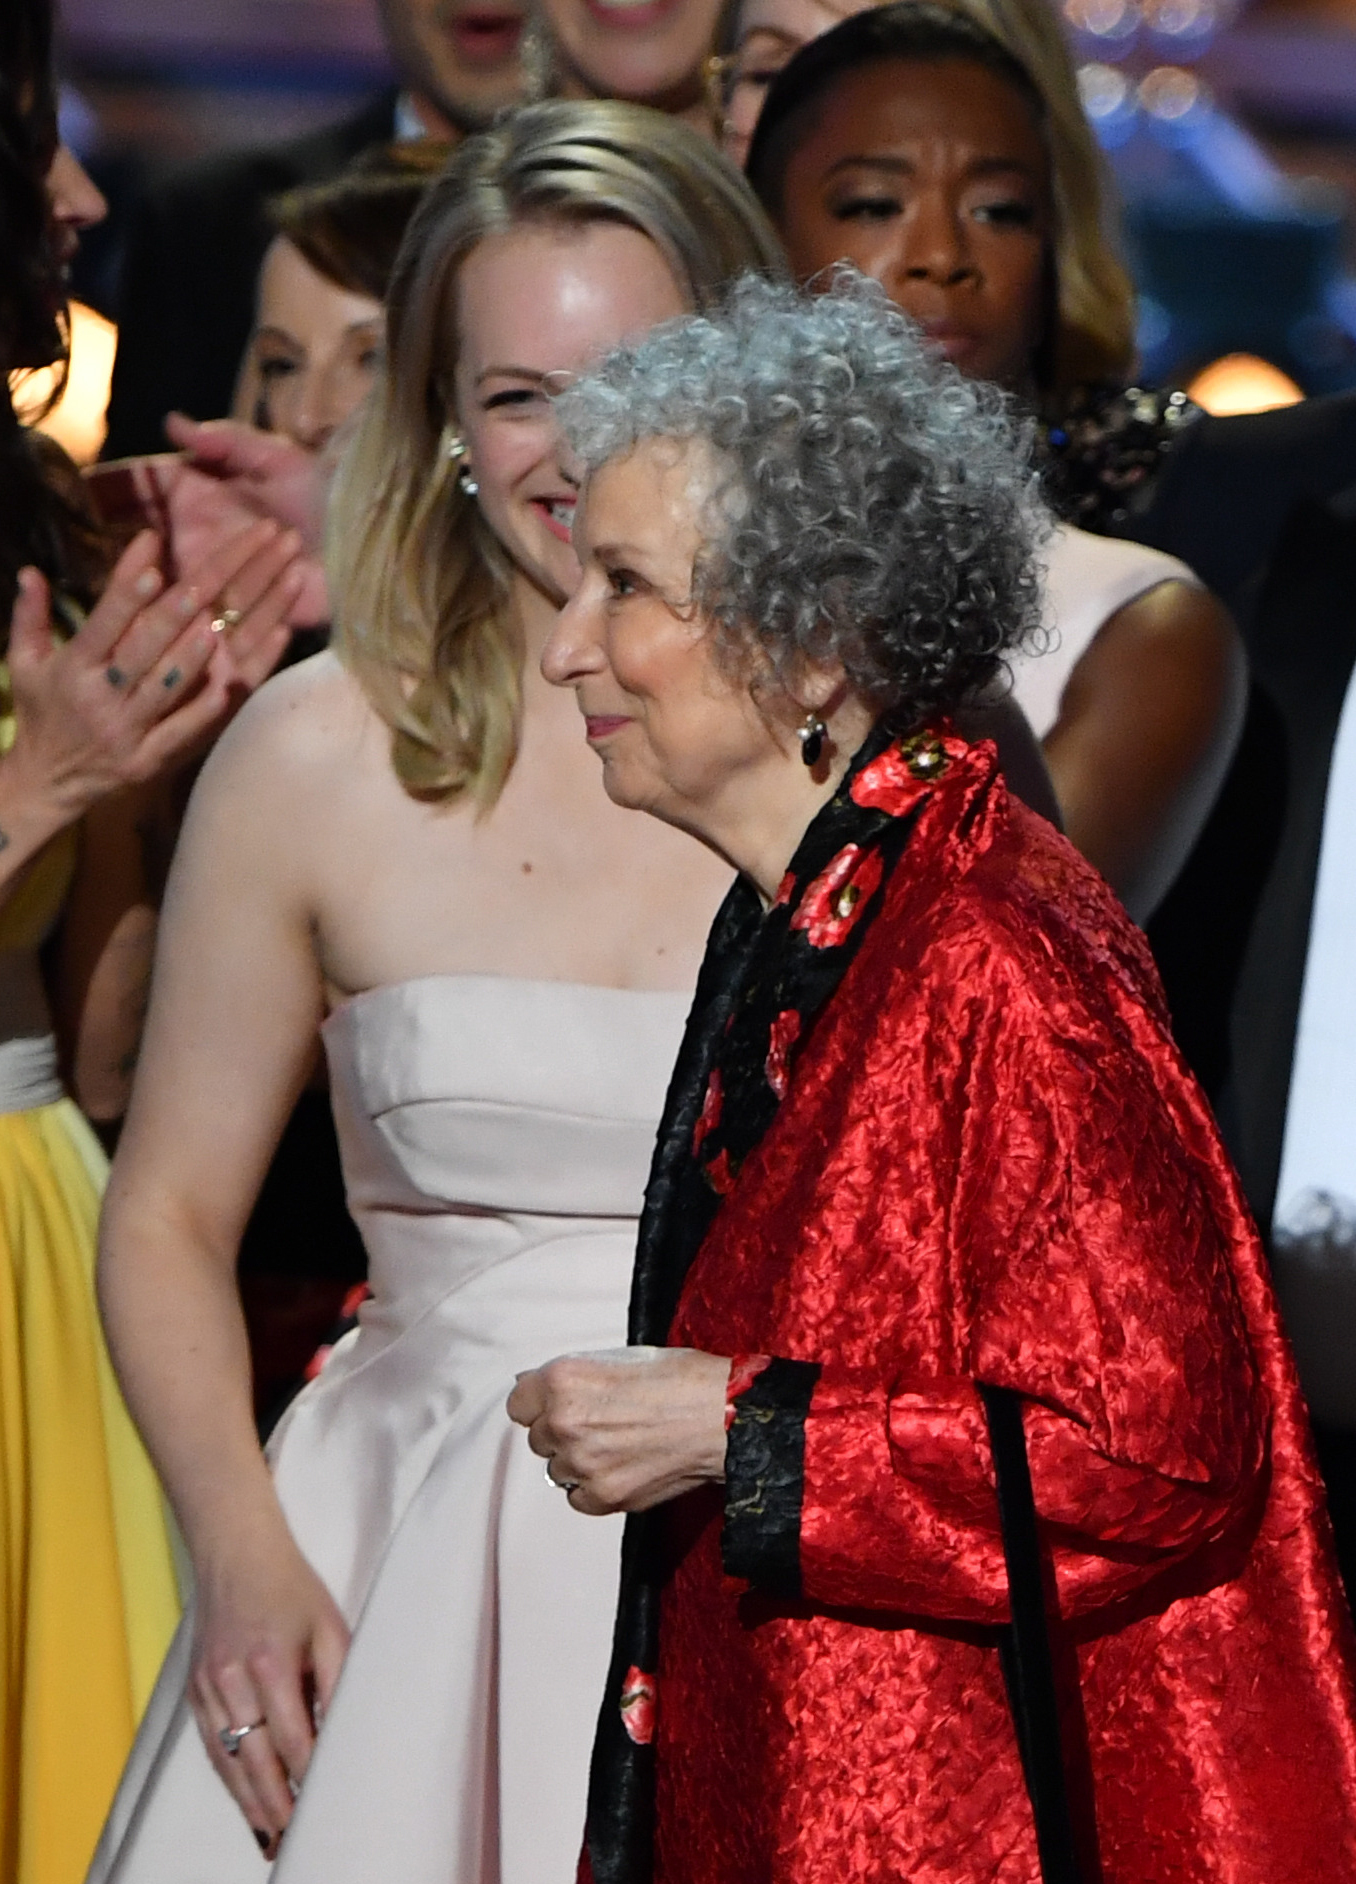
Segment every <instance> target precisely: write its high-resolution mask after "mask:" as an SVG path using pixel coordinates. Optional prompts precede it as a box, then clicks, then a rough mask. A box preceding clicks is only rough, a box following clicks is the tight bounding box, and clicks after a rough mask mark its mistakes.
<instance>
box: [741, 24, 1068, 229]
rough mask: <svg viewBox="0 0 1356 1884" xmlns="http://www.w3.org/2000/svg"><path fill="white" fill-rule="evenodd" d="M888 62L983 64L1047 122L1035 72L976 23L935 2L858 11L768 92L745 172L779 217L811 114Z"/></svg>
mask: <svg viewBox="0 0 1356 1884" xmlns="http://www.w3.org/2000/svg"><path fill="white" fill-rule="evenodd" d="M889 59H908V60H915V61H926V62H940V61H942V60H945V59H964V60H965V62H966V63H967V64H968V65H980V66H983V67H984V68H985V69H986V70H987V71H990V72H992V73H994V74H995V75H996V76H997V77H998V78H1001V79H1004V80H1005V81H1006V82H1007V83H1008V84H1009V85H1010V86H1011V87H1012V88H1013V90H1014V91H1016V92H1018V93H1020V95H1021V96H1022V98H1023V99H1024V100H1025V101H1026V103H1027V105H1028V106H1029V107H1030V110H1031V114H1032V116H1033V118H1034V119H1035V121H1036V123H1037V124H1039V125H1043V124H1044V121H1045V103H1044V100H1043V99H1042V97H1041V94H1040V91H1039V90H1038V88H1037V86H1036V85H1035V83H1034V82H1033V80H1032V78H1031V75H1030V73H1029V72H1028V71H1027V70H1026V67H1025V66H1024V65H1022V64H1021V62H1020V61H1019V60H1017V59H1015V58H1014V57H1013V55H1012V54H1011V53H1010V52H1009V51H1008V50H1007V48H1006V47H1005V46H1003V45H1002V44H1000V42H999V41H998V40H997V39H995V38H994V36H993V35H992V34H991V33H989V32H986V31H985V29H984V27H983V26H981V25H980V24H979V22H978V21H977V20H973V19H971V18H970V17H969V16H968V15H966V14H964V13H958V12H956V11H954V10H953V9H952V8H951V7H947V6H939V5H935V4H933V0H896V4H895V5H893V6H884V7H871V8H869V9H868V10H867V11H866V12H865V13H854V14H853V15H852V16H851V17H850V18H848V19H846V20H844V21H843V22H842V23H841V25H838V26H835V27H834V28H833V29H832V31H830V32H827V33H823V34H821V35H820V37H819V38H818V39H812V40H810V42H809V43H808V44H807V45H804V46H802V47H801V49H800V51H799V52H798V53H797V54H796V55H795V57H794V58H793V59H791V60H789V61H788V62H787V64H786V65H785V66H783V68H782V70H781V71H780V72H779V73H778V74H777V76H776V78H775V79H774V80H773V82H772V84H771V86H770V87H769V89H768V94H767V99H766V102H765V103H764V105H763V110H762V114H761V115H760V117H759V119H758V126H757V129H756V130H755V131H754V134H753V142H752V144H751V145H750V146H749V158H748V163H747V165H746V170H747V173H748V179H749V182H750V183H751V184H752V185H753V188H754V193H755V194H756V195H757V197H758V198H759V200H760V202H761V203H762V205H763V207H764V209H766V210H767V212H768V214H769V215H770V216H771V217H772V218H773V220H774V221H775V220H776V219H777V217H778V216H779V215H780V214H781V207H782V186H783V184H784V183H785V181H786V169H787V165H788V164H789V163H790V161H791V157H792V154H793V152H794V150H795V148H796V145H797V143H798V142H799V138H800V135H801V134H802V133H803V131H804V128H805V119H806V116H807V115H808V114H809V113H810V112H811V111H812V110H813V108H814V107H815V106H816V105H817V104H818V103H819V101H820V100H821V99H822V98H823V97H824V96H825V95H826V94H827V93H828V92H830V91H832V89H833V88H834V86H835V85H837V83H838V81H839V80H840V79H842V78H844V77H846V76H847V74H849V73H851V72H858V71H860V70H862V68H863V67H866V66H872V65H879V64H880V63H882V61H885V60H889Z"/></svg>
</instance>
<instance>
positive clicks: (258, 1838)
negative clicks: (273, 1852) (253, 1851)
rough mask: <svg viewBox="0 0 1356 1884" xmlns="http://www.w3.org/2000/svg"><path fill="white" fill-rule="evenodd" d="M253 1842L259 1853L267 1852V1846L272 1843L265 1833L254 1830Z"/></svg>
mask: <svg viewBox="0 0 1356 1884" xmlns="http://www.w3.org/2000/svg"><path fill="white" fill-rule="evenodd" d="M254 1842H255V1844H256V1845H257V1846H258V1847H259V1849H260V1851H267V1850H268V1848H269V1846H270V1845H271V1844H272V1843H273V1840H272V1838H271V1837H270V1836H269V1834H268V1833H267V1832H261V1831H259V1830H258V1829H257V1828H256V1830H255V1834H254Z"/></svg>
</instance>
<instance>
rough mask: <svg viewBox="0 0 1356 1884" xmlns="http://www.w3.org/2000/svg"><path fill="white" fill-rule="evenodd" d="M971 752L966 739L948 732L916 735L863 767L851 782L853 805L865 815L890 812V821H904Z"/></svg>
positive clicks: (887, 749)
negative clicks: (866, 813) (899, 819)
mask: <svg viewBox="0 0 1356 1884" xmlns="http://www.w3.org/2000/svg"><path fill="white" fill-rule="evenodd" d="M968 750H969V748H968V747H967V746H966V743H965V741H964V740H963V739H957V738H956V736H955V735H954V734H953V733H947V732H923V733H915V734H914V735H913V736H912V738H909V739H901V740H900V741H899V742H898V743H897V744H895V745H890V746H887V747H886V749H885V751H884V752H882V753H881V754H880V756H879V758H876V759H873V760H872V761H871V763H870V764H869V765H864V766H863V767H862V769H861V771H860V772H859V773H858V774H857V776H856V778H855V779H854V780H853V781H852V802H853V803H854V804H856V805H860V806H861V807H862V809H863V810H864V811H865V810H870V811H887V812H889V814H890V815H891V817H895V818H898V817H902V816H903V815H904V813H905V812H906V811H912V810H913V808H914V806H915V805H916V804H918V803H919V802H920V801H921V800H922V799H923V798H924V797H925V796H926V795H927V793H928V792H929V791H930V790H931V788H932V786H933V785H934V784H935V783H936V782H937V780H938V779H939V778H943V777H945V775H946V774H947V773H948V772H949V771H950V770H951V764H952V761H953V760H955V759H960V758H963V757H964V756H965V754H966V752H967V751H968Z"/></svg>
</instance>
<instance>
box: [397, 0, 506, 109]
mask: <svg viewBox="0 0 1356 1884" xmlns="http://www.w3.org/2000/svg"><path fill="white" fill-rule="evenodd" d="M380 6H381V16H382V24H383V25H384V27H385V29H386V40H387V44H388V45H389V46H390V49H391V57H392V59H393V60H394V62H395V66H396V70H397V72H398V73H399V75H400V79H401V83H402V84H403V85H404V86H405V87H406V88H407V89H408V90H409V91H411V92H413V93H414V94H415V95H416V97H417V98H418V99H420V100H421V101H423V102H424V103H426V104H428V105H431V106H432V107H433V109H434V110H435V111H436V112H437V113H438V114H439V115H440V116H441V117H443V118H445V119H446V120H447V123H448V126H449V127H451V128H454V129H459V130H474V129H476V128H478V127H479V126H480V125H483V124H486V123H488V122H489V120H490V118H492V117H493V115H494V113H495V112H496V111H498V110H499V109H500V107H501V106H503V105H511V104H513V103H514V102H515V101H516V100H517V99H518V98H519V97H520V95H521V92H522V57H521V55H522V40H523V28H524V25H525V13H526V4H525V0H380ZM429 128H430V129H431V130H432V129H437V128H440V127H437V126H434V125H430V127H429Z"/></svg>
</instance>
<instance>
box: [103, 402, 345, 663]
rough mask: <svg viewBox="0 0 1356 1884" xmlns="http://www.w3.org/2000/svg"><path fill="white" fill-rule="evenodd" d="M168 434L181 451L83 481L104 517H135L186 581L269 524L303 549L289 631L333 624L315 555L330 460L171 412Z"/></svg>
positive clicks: (270, 436)
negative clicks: (240, 535)
mask: <svg viewBox="0 0 1356 1884" xmlns="http://www.w3.org/2000/svg"><path fill="white" fill-rule="evenodd" d="M165 429H166V431H167V432H168V434H169V436H170V438H171V440H172V441H173V442H174V443H175V444H176V445H178V446H179V447H180V450H179V451H178V452H164V453H161V454H159V455H158V456H154V457H145V458H126V459H122V460H119V461H117V462H115V463H113V464H108V465H98V466H95V467H94V469H93V471H92V472H90V473H88V474H87V476H88V480H89V484H90V490H91V494H92V496H93V497H94V501H95V503H96V505H97V507H98V508H99V509H100V511H101V512H102V513H103V514H104V516H105V517H106V518H107V519H108V520H109V521H110V522H116V521H119V520H121V519H123V518H127V517H134V518H135V519H136V520H137V522H139V523H147V524H150V525H151V526H152V527H153V528H154V529H156V530H158V531H160V532H161V534H162V535H163V536H164V537H165V539H166V541H167V544H168V548H169V560H170V563H171V565H172V567H173V572H174V574H175V575H177V576H180V577H186V578H187V577H192V576H193V575H194V574H195V573H196V572H197V570H198V568H199V567H200V565H201V564H202V563H203V562H204V560H205V559H206V558H207V557H208V556H210V555H211V554H212V552H213V551H214V550H215V549H216V548H217V547H218V546H219V545H220V544H221V543H222V541H223V540H224V539H225V538H226V537H228V536H230V535H232V534H234V533H236V532H238V531H239V530H241V529H242V528H243V527H244V526H245V525H246V524H248V523H253V522H256V521H258V520H259V519H260V518H270V519H272V520H273V521H275V522H277V523H279V524H282V525H284V526H285V527H287V528H288V529H292V530H295V531H296V532H297V533H298V535H299V537H300V539H301V544H302V549H303V560H302V567H303V569H304V572H305V581H304V582H303V583H302V585H301V587H300V589H299V590H298V592H297V595H296V597H295V599H294V601H293V603H292V605H291V610H290V613H289V615H288V621H289V624H290V625H291V626H292V627H293V628H313V627H317V626H320V625H322V624H323V623H325V622H327V621H328V620H329V614H330V609H329V597H328V594H327V591H326V587H325V575H324V571H323V569H322V568H321V565H320V561H319V549H320V538H321V534H322V530H323V525H324V514H325V502H326V498H327V496H328V492H329V482H330V477H331V475H332V472H333V460H332V458H331V457H329V456H328V455H326V454H319V453H316V452H312V451H307V450H305V449H304V447H302V446H300V445H297V444H294V443H293V442H292V440H291V439H288V438H283V437H281V436H280V435H279V434H278V433H275V432H260V431H257V430H256V429H255V428H254V427H253V426H250V425H242V424H240V423H238V422H237V421H236V420H234V419H216V420H212V421H211V422H210V423H207V424H199V423H198V422H197V421H196V420H194V419H186V418H184V417H183V416H182V414H179V413H171V415H170V417H169V418H168V419H167V420H166V421H165Z"/></svg>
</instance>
